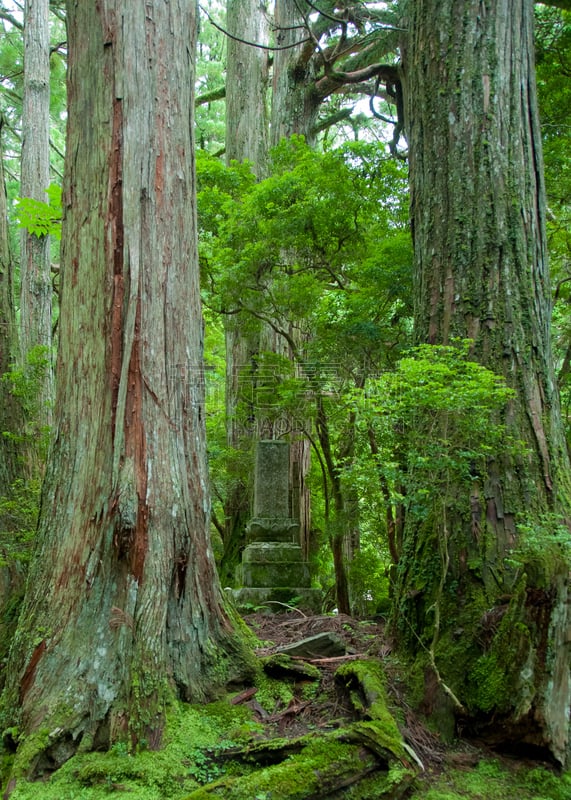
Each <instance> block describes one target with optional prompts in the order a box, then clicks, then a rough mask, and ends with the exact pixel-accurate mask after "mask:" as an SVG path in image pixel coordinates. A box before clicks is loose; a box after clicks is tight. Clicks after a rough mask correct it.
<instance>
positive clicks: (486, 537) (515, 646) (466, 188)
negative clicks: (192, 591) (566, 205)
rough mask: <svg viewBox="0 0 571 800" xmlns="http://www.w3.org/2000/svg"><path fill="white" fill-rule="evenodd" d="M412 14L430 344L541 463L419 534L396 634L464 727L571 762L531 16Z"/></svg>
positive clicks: (522, 4)
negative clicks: (507, 396)
mask: <svg viewBox="0 0 571 800" xmlns="http://www.w3.org/2000/svg"><path fill="white" fill-rule="evenodd" d="M408 10H409V19H408V30H409V31H410V38H409V40H408V42H407V45H406V49H405V53H404V60H403V67H404V82H405V93H406V99H407V136H408V143H409V151H410V180H411V209H412V226H413V237H414V248H415V260H416V291H415V303H416V307H415V320H416V333H417V337H418V340H419V341H423V342H429V343H434V344H442V343H447V342H449V341H450V340H451V338H452V337H455V336H456V337H462V338H464V337H467V338H471V339H473V340H474V346H473V356H474V358H475V359H477V360H479V361H480V362H481V363H483V364H484V365H486V366H487V367H489V368H491V369H493V370H494V371H495V372H497V373H500V374H502V375H504V376H505V378H506V381H507V384H508V385H509V386H510V387H512V388H513V389H514V390H515V393H516V394H515V400H514V401H513V402H512V403H510V405H509V408H508V409H507V412H506V415H505V419H504V420H503V421H504V422H505V423H506V425H507V426H508V429H509V430H510V432H511V433H512V434H513V435H514V437H515V438H516V439H518V440H521V441H523V442H524V443H525V445H526V447H527V449H528V454H527V455H525V456H519V457H518V456H516V455H514V454H513V453H512V454H510V453H507V452H498V453H496V454H495V456H494V458H493V459H490V462H489V468H488V470H487V474H486V475H474V476H472V477H473V480H472V484H471V486H470V487H469V488H466V487H465V486H462V485H458V486H457V487H456V488H455V489H454V487H451V489H450V492H451V496H452V497H453V498H454V503H453V504H451V507H449V509H448V525H447V527H443V526H442V524H441V523H439V521H438V520H436V519H429V520H426V521H425V522H424V524H422V523H418V522H416V523H414V522H412V521H411V520H408V522H407V524H406V528H405V539H404V549H403V555H402V557H401V560H400V563H399V583H398V597H397V608H398V622H399V625H400V627H401V631H402V635H403V636H405V637H406V638H407V639H408V641H409V642H410V646H411V649H413V650H416V651H417V653H418V654H419V657H420V658H421V659H422V658H424V660H425V662H426V670H427V671H426V680H427V689H428V693H429V692H430V691H431V690H432V689H434V687H435V686H437V685H440V687H441V688H443V687H444V686H445V687H446V691H447V690H452V692H453V694H454V695H455V697H454V698H453V701H454V702H453V704H454V705H455V706H456V711H457V713H459V714H460V715H461V716H465V717H466V719H465V721H464V727H465V730H466V727H468V729H469V728H470V726H475V727H476V728H478V729H486V728H487V729H488V730H492V731H493V732H494V734H495V735H496V736H497V735H498V733H499V732H501V736H502V737H503V738H504V739H508V740H510V739H511V740H512V741H513V740H522V741H525V742H528V743H530V744H534V745H537V746H540V747H545V748H547V749H548V750H550V751H551V753H552V754H553V755H554V756H555V757H556V758H558V759H559V760H561V761H565V759H566V753H567V746H568V734H569V730H568V725H569V720H568V710H569V703H570V700H571V682H570V676H569V642H568V627H567V626H568V608H569V606H568V594H567V585H568V564H567V563H566V561H565V560H564V558H563V556H562V555H561V552H560V550H559V549H558V545H557V544H556V543H555V541H554V540H555V534H556V533H557V532H558V531H561V530H562V526H561V523H559V524H558V515H560V519H561V522H562V523H565V524H567V525H568V523H569V519H570V517H571V513H570V512H571V507H570V498H571V495H570V488H569V461H568V457H567V452H566V447H565V441H564V437H563V431H562V427H561V421H560V416H559V403H558V397H557V391H556V382H555V380H554V375H553V364H552V356H551V351H550V331H549V319H550V300H549V276H548V267H547V260H546V246H545V232H544V221H545V199H544V189H543V178H542V156H541V141H540V130H539V124H538V116H537V109H536V97H535V85H534V64H533V3H532V2H531V0H501V2H480V1H479V0H462V1H461V2H456V0H454V1H453V0H444V1H443V0H413V1H412V2H410V3H409V4H408ZM418 435H419V436H421V435H422V432H421V431H419V432H418ZM519 522H524V523H525V525H526V526H527V530H528V534H527V535H528V540H527V544H526V539H525V537H524V534H523V532H522V529H521V528H520V527H519V525H518V523H519ZM563 530H564V528H563ZM530 531H531V543H530V539H529V532H530ZM563 535H564V536H565V534H563ZM567 535H568V534H567ZM534 542H535V545H534ZM526 547H527V550H526ZM518 551H519V552H518ZM516 562H518V563H519V566H515V567H514V564H515V563H516ZM443 570H444V574H443ZM419 643H420V644H424V648H419ZM442 697H443V698H444V699H445V700H446V702H450V698H451V697H452V694H450V693H446V694H443V695H442ZM446 698H448V699H446ZM431 705H432V706H433V705H434V696H433V698H432V700H430V698H428V697H427V706H426V707H427V710H430V706H431Z"/></svg>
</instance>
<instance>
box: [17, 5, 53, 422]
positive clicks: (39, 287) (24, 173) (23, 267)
mask: <svg viewBox="0 0 571 800" xmlns="http://www.w3.org/2000/svg"><path fill="white" fill-rule="evenodd" d="M48 17H49V2H48V0H26V4H25V10H24V94H23V106H22V168H21V181H20V195H21V196H22V197H31V198H33V199H34V200H41V201H43V202H46V200H47V196H46V193H45V191H46V189H47V188H48V186H49V183H50V154H49V146H50V144H49V142H50V132H49V126H50V37H49V23H48ZM20 331H21V336H20V339H21V350H22V357H23V358H25V356H26V354H27V353H28V352H29V351H30V350H31V349H32V348H33V347H37V346H40V347H45V348H47V350H48V360H51V352H50V351H51V345H52V283H51V271H50V240H49V236H35V235H34V234H32V233H28V231H25V230H24V231H23V232H22V239H21V261H20ZM53 393H54V386H53V370H52V367H51V363H50V366H49V368H48V369H47V370H46V371H45V374H44V377H43V380H42V384H41V386H40V387H39V394H40V396H39V401H40V402H39V413H40V417H41V419H40V422H41V423H42V424H44V425H50V424H51V421H52V405H53Z"/></svg>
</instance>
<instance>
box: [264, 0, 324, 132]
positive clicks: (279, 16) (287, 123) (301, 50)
mask: <svg viewBox="0 0 571 800" xmlns="http://www.w3.org/2000/svg"><path fill="white" fill-rule="evenodd" d="M304 6H305V4H304ZM303 10H305V11H309V9H308V8H307V7H305V8H304V9H303ZM274 24H275V29H276V34H275V35H276V47H278V48H279V49H278V50H277V51H276V52H275V54H274V68H273V87H272V120H271V121H272V124H271V143H272V147H275V145H277V144H278V143H279V142H280V141H281V140H282V139H283V138H289V137H290V136H292V135H293V134H299V135H302V136H304V137H305V140H306V142H307V143H308V144H309V145H313V144H315V124H316V121H317V116H318V113H319V107H320V105H321V102H322V99H323V98H322V96H320V95H319V94H318V93H317V90H316V88H315V58H314V53H315V45H314V43H313V41H312V40H309V41H308V35H307V30H306V29H305V28H304V18H303V15H302V13H301V9H300V4H299V3H298V2H297V0H276V4H275V12H274ZM296 42H300V45H299V46H298V47H296V46H295V43H296Z"/></svg>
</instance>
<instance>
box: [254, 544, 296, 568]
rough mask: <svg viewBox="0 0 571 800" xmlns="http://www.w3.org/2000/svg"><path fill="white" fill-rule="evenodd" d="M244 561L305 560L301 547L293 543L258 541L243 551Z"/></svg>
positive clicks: (259, 562)
mask: <svg viewBox="0 0 571 800" xmlns="http://www.w3.org/2000/svg"><path fill="white" fill-rule="evenodd" d="M242 561H243V562H255V563H258V564H261V563H271V562H274V561H293V562H295V561H303V554H302V552H301V547H300V546H299V545H297V544H291V543H289V542H288V543H277V542H256V543H254V544H249V545H248V546H247V547H246V548H245V549H244V552H243V553H242Z"/></svg>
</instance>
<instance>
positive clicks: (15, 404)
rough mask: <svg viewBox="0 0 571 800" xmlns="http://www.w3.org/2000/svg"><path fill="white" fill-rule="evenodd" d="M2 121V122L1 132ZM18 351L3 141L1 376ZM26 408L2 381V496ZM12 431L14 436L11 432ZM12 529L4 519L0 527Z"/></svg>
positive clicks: (17, 472)
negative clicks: (23, 407)
mask: <svg viewBox="0 0 571 800" xmlns="http://www.w3.org/2000/svg"><path fill="white" fill-rule="evenodd" d="M1 130H2V124H1V121H0V133H1ZM17 351H18V335H17V330H16V313H15V310H14V287H13V264H12V256H11V253H10V244H9V238H8V204H7V198H6V184H5V179H4V162H3V150H2V147H1V141H0V376H2V375H4V374H5V373H6V372H8V370H9V369H10V366H11V365H12V364H13V362H14V360H15V357H16V355H17ZM22 425H23V418H22V409H21V407H20V403H19V401H18V398H16V397H14V395H13V394H12V393H11V392H10V389H9V385H8V383H6V382H5V381H2V380H0V426H1V427H0V431H2V434H1V435H0V497H3V496H6V495H7V494H8V493H9V492H10V487H11V486H12V484H13V483H14V481H15V480H16V478H18V477H22V469H21V463H20V461H19V459H18V452H17V446H16V442H15V439H14V436H16V435H17V434H19V433H20V432H21V427H22ZM7 434H12V435H7ZM1 528H4V530H8V529H9V525H8V523H2V522H1V520H0V529H1Z"/></svg>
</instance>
